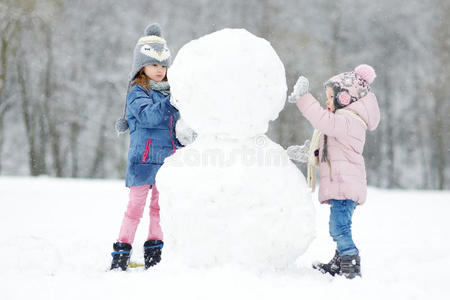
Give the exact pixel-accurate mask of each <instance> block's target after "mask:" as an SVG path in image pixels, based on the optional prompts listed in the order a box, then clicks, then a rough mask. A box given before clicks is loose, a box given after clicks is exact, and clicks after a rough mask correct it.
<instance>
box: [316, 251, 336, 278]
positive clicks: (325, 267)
mask: <svg viewBox="0 0 450 300" xmlns="http://www.w3.org/2000/svg"><path fill="white" fill-rule="evenodd" d="M312 267H313V268H314V269H316V270H319V271H320V272H322V273H323V274H326V273H328V274H331V275H332V276H334V275H336V274H339V272H340V271H341V257H340V256H339V252H338V251H337V250H336V252H335V253H334V257H333V258H332V259H331V260H330V262H329V263H327V264H324V263H314V264H313V266H312Z"/></svg>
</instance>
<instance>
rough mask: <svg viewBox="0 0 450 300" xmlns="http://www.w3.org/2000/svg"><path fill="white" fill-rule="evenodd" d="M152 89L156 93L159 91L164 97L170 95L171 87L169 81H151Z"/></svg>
mask: <svg viewBox="0 0 450 300" xmlns="http://www.w3.org/2000/svg"><path fill="white" fill-rule="evenodd" d="M150 89H152V90H154V91H158V92H160V93H161V94H163V95H164V96H168V95H170V86H169V82H167V81H160V82H157V81H154V80H150Z"/></svg>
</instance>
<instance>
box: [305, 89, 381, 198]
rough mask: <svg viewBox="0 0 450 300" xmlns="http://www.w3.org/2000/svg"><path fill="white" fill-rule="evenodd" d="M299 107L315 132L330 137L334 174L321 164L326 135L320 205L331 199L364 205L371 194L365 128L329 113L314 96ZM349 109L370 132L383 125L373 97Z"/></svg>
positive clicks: (347, 108)
mask: <svg viewBox="0 0 450 300" xmlns="http://www.w3.org/2000/svg"><path fill="white" fill-rule="evenodd" d="M297 106H298V108H299V109H300V111H301V113H302V114H303V115H304V116H305V118H306V119H308V121H309V122H311V124H312V126H313V127H314V128H316V129H318V130H319V131H320V132H321V133H323V134H326V135H327V136H328V141H327V155H328V159H329V161H330V165H331V172H330V167H329V165H328V163H327V162H322V161H321V159H322V148H323V134H322V135H321V137H320V142H319V147H320V151H319V162H320V171H319V172H320V187H319V201H320V202H321V203H324V202H326V203H328V202H329V201H328V200H330V199H335V200H344V199H351V200H353V201H356V202H358V203H359V204H363V203H364V202H365V201H366V194H367V181H366V168H365V166H364V158H363V155H362V153H363V149H364V143H365V140H366V128H365V126H364V124H363V123H362V122H361V120H359V119H357V118H355V117H353V116H351V115H350V114H334V113H331V112H328V111H327V110H325V109H323V108H322V107H321V106H320V104H319V102H318V101H317V100H316V99H315V98H314V97H313V96H312V95H311V94H310V93H308V94H305V95H303V96H301V97H300V98H299V100H298V101H297ZM345 109H346V110H349V111H352V112H354V113H356V114H358V115H359V116H360V117H361V119H362V120H364V121H365V123H366V124H367V128H368V129H369V130H375V129H376V128H377V126H378V123H379V122H380V109H379V107H378V102H377V98H376V97H375V95H374V94H373V93H369V94H368V95H367V96H365V97H364V98H361V99H359V100H358V101H356V102H354V103H352V104H350V105H348V106H347V107H345ZM330 175H331V176H330Z"/></svg>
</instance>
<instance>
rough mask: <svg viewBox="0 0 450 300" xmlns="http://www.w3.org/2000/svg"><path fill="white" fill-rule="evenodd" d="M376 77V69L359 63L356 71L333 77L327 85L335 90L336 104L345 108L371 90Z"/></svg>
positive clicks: (337, 106)
mask: <svg viewBox="0 0 450 300" xmlns="http://www.w3.org/2000/svg"><path fill="white" fill-rule="evenodd" d="M375 77H376V74H375V70H374V69H373V68H372V67H371V66H369V65H365V64H362V65H359V66H357V67H356V68H355V70H354V71H350V72H344V73H341V74H338V75H335V76H333V77H331V78H330V79H329V80H328V81H327V82H325V86H329V87H331V88H332V89H333V91H334V106H335V107H336V108H337V109H339V108H343V107H345V106H347V105H349V104H351V103H353V102H355V101H358V100H359V99H361V98H363V97H365V96H366V95H367V94H368V93H369V92H370V84H371V83H372V82H373V81H374V79H375Z"/></svg>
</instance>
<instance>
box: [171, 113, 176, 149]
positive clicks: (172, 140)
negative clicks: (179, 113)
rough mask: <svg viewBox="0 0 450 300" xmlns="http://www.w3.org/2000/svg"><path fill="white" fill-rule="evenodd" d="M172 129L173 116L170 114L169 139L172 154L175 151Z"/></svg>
mask: <svg viewBox="0 0 450 300" xmlns="http://www.w3.org/2000/svg"><path fill="white" fill-rule="evenodd" d="M172 131H173V116H170V141H171V142H172V154H173V153H175V143H174V142H173V137H172Z"/></svg>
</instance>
